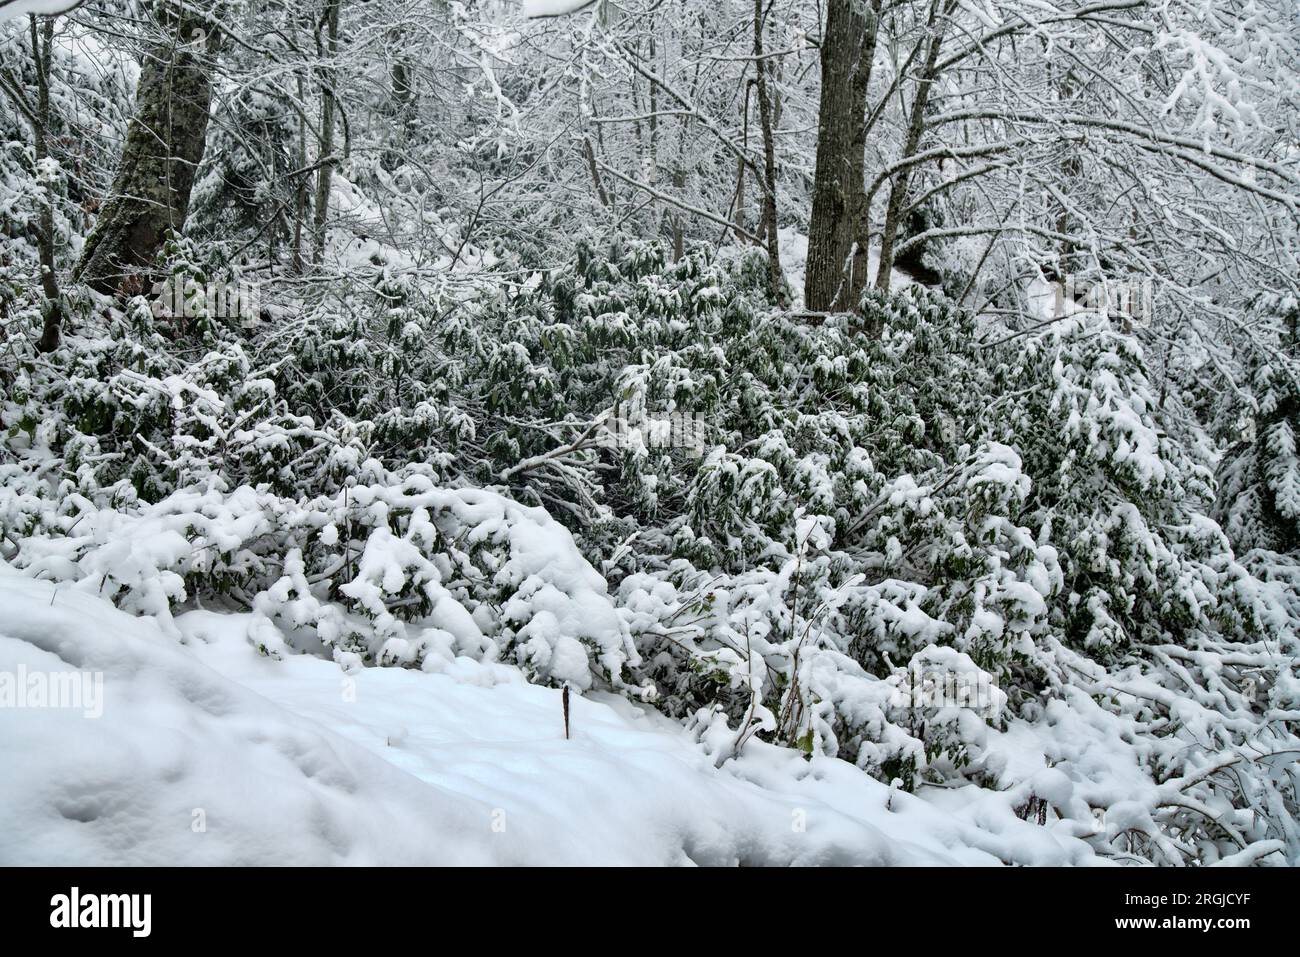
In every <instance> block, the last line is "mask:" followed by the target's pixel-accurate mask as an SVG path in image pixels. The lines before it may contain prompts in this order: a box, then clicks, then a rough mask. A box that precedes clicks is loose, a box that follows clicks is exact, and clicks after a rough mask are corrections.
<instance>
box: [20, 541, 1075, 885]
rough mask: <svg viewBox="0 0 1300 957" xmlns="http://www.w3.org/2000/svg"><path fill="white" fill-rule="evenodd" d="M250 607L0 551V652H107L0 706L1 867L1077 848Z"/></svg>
mask: <svg viewBox="0 0 1300 957" xmlns="http://www.w3.org/2000/svg"><path fill="white" fill-rule="evenodd" d="M250 620H251V616H248V615H243V614H218V613H214V612H209V611H191V612H189V613H187V614H184V615H181V616H178V618H177V619H176V622H177V625H178V627H179V628H180V630H181V633H182V635H183V636H184V639H183V641H182V642H179V643H178V642H177V641H176V640H175V639H174V638H171V637H168V636H167V635H165V634H164V632H163V631H162V629H160V628H159V627H158V625H157V624H156V623H155V622H154V620H153V619H150V618H135V617H132V616H130V615H127V614H126V613H124V612H121V611H119V610H117V609H115V608H113V607H112V606H111V605H110V604H109V603H108V602H106V601H104V600H102V599H100V598H98V597H96V596H94V595H90V594H86V593H83V592H74V591H72V590H69V589H67V588H66V587H65V588H58V587H56V586H55V585H53V584H51V583H50V582H45V581H37V580H34V579H30V578H26V577H22V576H20V575H18V574H16V573H14V572H13V571H12V570H10V569H7V568H5V567H4V566H3V565H0V674H5V675H8V676H10V677H11V680H12V677H13V676H16V675H20V674H21V675H26V676H28V680H29V681H30V680H35V679H32V678H31V676H32V675H42V676H44V677H45V678H46V679H48V678H50V676H52V675H55V674H58V673H67V672H73V671H75V672H79V673H82V674H87V673H88V674H90V675H99V674H102V691H101V692H100V695H99V697H98V698H97V700H94V701H92V700H89V699H84V700H81V701H79V702H77V704H78V705H79V706H78V707H50V706H46V707H41V708H35V707H0V820H3V821H4V822H5V824H6V826H5V828H4V829H3V830H2V831H0V863H3V864H132V865H136V864H166V863H184V864H337V863H344V864H435V863H436V864H682V865H690V864H721V865H734V864H748V865H758V864H906V865H914V864H939V863H955V864H992V863H997V860H998V858H997V857H995V856H994V855H993V854H992V853H989V852H988V851H990V850H992V851H994V852H996V853H999V854H1000V855H1001V856H1002V857H1003V858H1004V859H1005V857H1006V848H1007V847H1014V848H1016V850H1015V856H1016V858H1017V859H1019V860H1021V861H1023V862H1025V863H1065V862H1068V861H1075V862H1083V861H1084V860H1086V859H1088V855H1087V853H1086V848H1085V846H1084V845H1083V844H1082V843H1081V842H1078V841H1074V840H1072V839H1070V838H1068V837H1067V838H1063V837H1060V836H1058V835H1054V834H1052V833H1051V832H1050V831H1049V830H1045V829H1043V828H1039V827H1034V826H1032V825H1030V824H1027V823H1025V822H1021V821H1020V820H1019V819H1017V818H1015V817H1014V816H1013V815H1011V814H1010V812H1009V811H1007V810H1006V809H1005V807H1003V806H1002V805H1001V804H997V803H996V802H993V803H990V802H985V804H984V806H981V805H980V802H972V801H969V800H962V801H959V802H954V804H955V805H958V806H959V809H958V808H955V809H954V810H953V811H946V810H943V809H941V808H940V807H938V806H936V805H935V804H933V803H931V802H929V801H927V800H923V799H921V798H919V797H915V796H912V795H908V794H904V793H898V792H893V791H891V790H890V789H889V788H888V787H886V786H885V785H882V784H880V783H879V782H876V781H874V780H872V779H871V778H869V777H868V776H867V775H865V774H863V773H862V772H861V771H859V770H857V769H856V768H854V767H852V766H851V765H849V764H846V763H845V762H843V761H839V760H833V759H826V758H820V757H819V758H816V759H814V760H812V761H806V760H805V759H804V758H803V757H802V756H801V755H800V754H798V753H797V752H794V751H790V750H787V749H781V748H776V747H773V746H770V745H766V744H763V743H761V742H757V741H751V742H750V744H749V745H748V746H747V747H746V750H745V753H744V755H743V757H742V758H741V759H740V760H739V761H733V762H728V763H727V764H726V765H724V767H723V768H721V769H718V768H715V767H714V766H713V764H712V762H711V761H710V760H709V758H708V757H707V756H706V754H705V752H704V750H703V749H701V748H700V746H699V745H698V744H697V743H696V742H695V740H694V739H693V738H692V737H691V736H690V735H689V734H688V733H687V732H686V731H685V730H683V729H682V728H681V727H680V726H679V725H676V724H674V723H672V722H670V721H668V720H667V719H664V718H662V717H660V716H658V715H656V714H654V713H653V712H650V711H648V710H646V709H642V708H640V707H638V706H636V705H632V704H630V703H628V702H627V701H625V700H623V699H619V698H614V697H609V698H605V697H600V696H597V697H596V698H595V699H592V698H583V697H578V696H576V695H575V696H573V698H572V700H571V722H572V737H571V739H569V740H566V739H565V737H564V725H563V718H562V710H561V700H560V692H558V691H556V690H554V689H547V688H542V687H538V686H535V685H529V684H527V683H526V682H525V681H524V680H523V679H522V677H521V676H520V674H519V672H518V671H516V670H515V669H514V668H512V667H508V666H505V665H500V664H478V663H474V662H469V661H468V660H466V661H465V662H464V667H463V668H459V669H456V670H453V672H452V673H450V674H429V673H425V672H420V671H414V670H409V669H401V668H368V669H364V670H362V671H360V672H359V673H356V674H355V675H352V676H348V675H345V674H344V673H343V672H342V671H341V670H340V668H339V667H338V665H336V664H335V663H333V662H332V661H328V660H325V659H323V658H320V657H317V656H315V655H312V654H308V653H302V654H289V655H286V656H285V657H283V658H282V659H280V660H276V659H275V658H271V657H267V656H265V655H263V654H260V653H259V652H258V651H257V650H256V649H255V648H254V647H253V646H252V644H250V642H249V641H248V638H247V635H248V631H249V624H250ZM87 687H88V688H89V687H92V686H87ZM11 690H12V686H11ZM16 703H19V704H21V703H23V702H22V701H21V695H20V700H19V701H17V702H16ZM26 703H27V704H32V703H34V702H33V701H31V700H30V699H29V700H28V701H26ZM55 703H58V702H53V701H51V702H47V705H49V704H55ZM63 703H64V704H68V703H69V702H67V701H65V702H63ZM96 712H98V714H97V715H96ZM981 816H982V819H980V818H981ZM981 848H984V850H982V849H981Z"/></svg>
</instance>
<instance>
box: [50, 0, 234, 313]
mask: <svg viewBox="0 0 1300 957" xmlns="http://www.w3.org/2000/svg"><path fill="white" fill-rule="evenodd" d="M154 15H155V17H156V19H157V21H158V23H159V24H161V26H162V27H163V30H164V32H165V33H166V34H167V36H168V39H167V40H166V41H165V42H162V43H159V44H158V45H157V46H155V47H154V48H153V49H152V50H151V51H150V52H149V54H148V56H146V58H145V62H144V65H143V66H142V68H141V70H140V82H139V85H138V86H137V87H136V94H135V115H134V117H132V119H131V124H130V126H129V127H128V128H127V133H126V142H125V143H124V144H123V146H122V160H121V163H120V164H119V165H118V170H117V176H116V177H115V178H114V180H113V187H112V189H111V191H110V192H109V198H108V201H107V202H106V203H105V204H104V208H103V211H102V212H101V213H100V215H99V219H98V220H97V221H96V223H95V228H94V229H93V230H92V231H91V234H90V236H89V237H88V238H87V240H86V246H85V249H83V250H82V254H81V262H80V263H78V265H77V269H76V273H75V275H76V278H78V279H80V280H83V281H84V282H85V283H86V284H87V285H89V286H90V287H91V288H92V289H95V290H97V291H99V292H102V293H112V292H114V291H116V290H117V289H118V287H119V286H120V285H121V283H122V280H123V279H125V278H126V277H128V276H131V275H134V274H138V273H141V272H145V271H147V270H148V269H149V268H150V267H151V266H152V264H153V262H154V259H155V258H156V257H157V255H158V251H159V250H160V249H161V248H162V245H163V241H164V240H165V239H166V236H167V233H168V232H169V231H171V230H176V231H177V232H179V231H180V230H181V229H183V228H184V226H185V215H186V213H187V212H188V210H189V205H190V190H191V189H192V188H193V186H194V174H195V171H196V170H197V169H198V164H199V161H200V160H201V159H202V158H203V144H204V138H205V136H206V135H207V130H208V111H209V109H210V108H211V104H212V82H211V78H210V77H209V76H208V71H207V67H206V63H205V60H206V58H207V57H210V56H212V55H215V54H216V52H217V50H218V48H219V46H220V43H221V37H220V34H217V33H213V34H209V33H208V32H207V29H206V27H205V24H206V23H207V21H206V20H205V19H204V18H203V17H202V16H201V15H200V14H199V13H198V12H196V11H195V10H194V9H193V7H191V6H189V5H173V4H172V3H171V2H169V0H162V2H159V3H158V4H156V5H155V6H154Z"/></svg>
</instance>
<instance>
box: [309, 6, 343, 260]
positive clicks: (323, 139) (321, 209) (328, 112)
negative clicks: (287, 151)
mask: <svg viewBox="0 0 1300 957" xmlns="http://www.w3.org/2000/svg"><path fill="white" fill-rule="evenodd" d="M340 3H341V0H326V6H325V17H324V21H325V22H324V26H325V31H326V45H325V49H324V50H323V51H320V52H321V53H322V54H323V55H324V56H327V57H328V58H329V60H330V61H331V62H332V61H333V59H334V57H335V56H336V55H337V54H338V49H339V5H340ZM318 49H319V42H318ZM324 74H325V77H324V81H323V83H322V88H321V102H320V160H319V162H320V169H319V170H317V173H316V202H315V205H314V209H313V210H312V212H313V220H312V227H313V230H312V231H313V237H312V238H313V243H314V250H313V256H312V258H313V260H314V261H315V262H316V264H317V265H319V264H320V262H321V260H323V259H324V258H325V223H326V220H327V218H328V214H329V205H330V186H331V182H332V180H333V178H334V162H335V160H334V76H333V69H332V68H327V69H326V70H325V71H324Z"/></svg>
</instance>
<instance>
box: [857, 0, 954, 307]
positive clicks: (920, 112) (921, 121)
mask: <svg viewBox="0 0 1300 957" xmlns="http://www.w3.org/2000/svg"><path fill="white" fill-rule="evenodd" d="M941 2H943V0H932V2H931V4H930V16H929V19H928V21H927V22H926V28H927V29H928V30H929V31H930V46H929V49H928V50H927V51H926V55H925V65H924V66H923V67H922V68H921V78H920V81H919V82H918V83H917V85H916V96H915V97H914V98H913V99H912V115H911V116H910V117H909V119H908V124H907V139H906V142H905V143H904V144H903V157H902V158H903V159H904V160H907V159H911V158H912V157H913V156H915V155H916V151H917V149H918V148H920V145H921V134H922V133H923V132H924V131H925V108H926V106H927V105H928V104H929V102H930V89H931V87H933V86H934V80H935V75H936V73H937V64H938V62H939V47H940V46H942V44H943V33H944V28H945V27H946V26H947V22H946V19H945V21H944V22H943V23H940V22H939V21H938V14H939V5H940V3H941ZM955 6H956V2H955V0H947V4H946V7H945V9H944V15H945V18H946V16H947V15H948V14H950V13H951V12H952V10H953V8H954V7H955ZM910 180H911V167H904V168H903V169H901V170H899V171H898V172H897V173H895V174H894V178H893V181H892V182H891V183H890V186H889V206H888V207H887V208H886V210H885V225H884V226H883V227H882V228H881V231H880V266H879V268H877V270H876V287H877V288H878V289H888V288H889V279H890V276H891V275H892V274H893V271H894V245H895V243H896V242H897V240H898V228H899V226H900V225H901V224H902V221H903V211H904V208H905V206H906V203H907V187H908V183H909V182H910Z"/></svg>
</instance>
